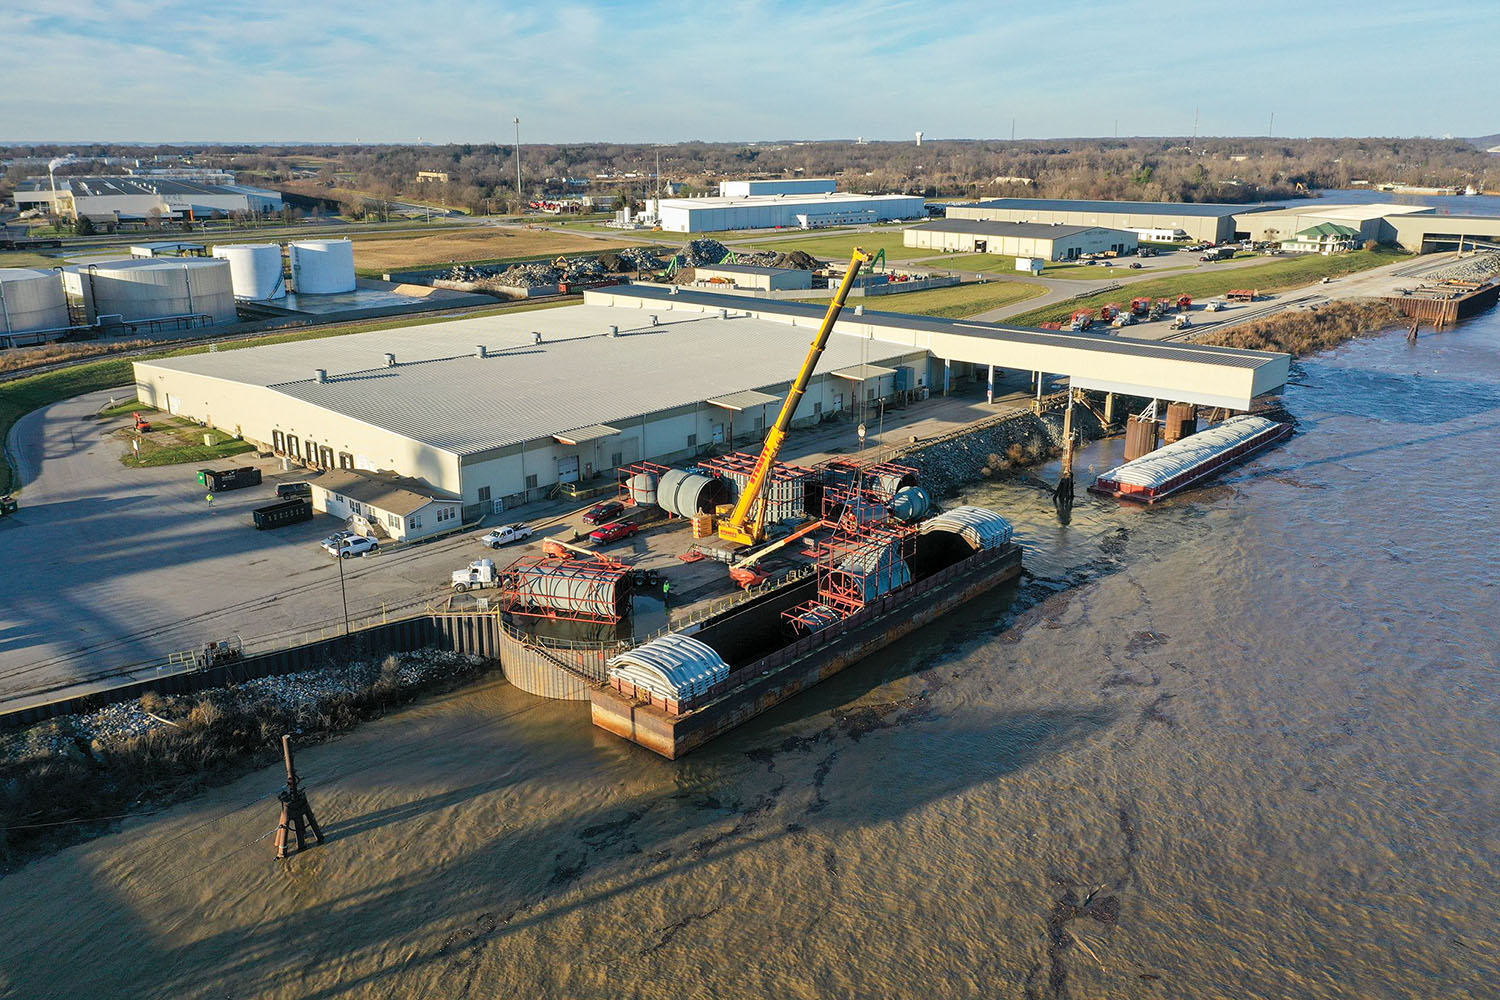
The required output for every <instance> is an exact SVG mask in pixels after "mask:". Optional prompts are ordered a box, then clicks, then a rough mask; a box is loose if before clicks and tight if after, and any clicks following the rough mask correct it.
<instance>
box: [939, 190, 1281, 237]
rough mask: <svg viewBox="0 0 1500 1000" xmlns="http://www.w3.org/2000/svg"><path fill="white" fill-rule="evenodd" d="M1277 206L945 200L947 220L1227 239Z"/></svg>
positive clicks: (1052, 199) (1021, 199) (1032, 199)
mask: <svg viewBox="0 0 1500 1000" xmlns="http://www.w3.org/2000/svg"><path fill="white" fill-rule="evenodd" d="M1279 207H1280V206H1275V205H1218V204H1206V203H1205V204H1193V203H1187V202H1153V201H1072V200H1068V199H1061V198H996V199H993V200H991V201H981V202H976V203H974V204H970V205H949V206H948V211H947V217H948V218H949V219H977V220H979V221H983V222H1040V223H1046V224H1051V223H1057V224H1059V225H1064V226H1101V227H1103V228H1105V229H1124V230H1130V231H1133V232H1136V233H1137V234H1138V235H1142V238H1146V237H1145V236H1144V234H1145V233H1146V232H1147V231H1153V232H1160V231H1167V232H1173V233H1180V234H1181V238H1184V239H1193V240H1206V241H1208V242H1210V243H1226V242H1229V241H1230V240H1234V239H1243V238H1244V237H1243V236H1241V235H1239V234H1240V233H1242V232H1244V225H1243V222H1244V217H1245V216H1247V215H1250V214H1253V213H1256V212H1261V211H1266V210H1270V209H1273V208H1279Z"/></svg>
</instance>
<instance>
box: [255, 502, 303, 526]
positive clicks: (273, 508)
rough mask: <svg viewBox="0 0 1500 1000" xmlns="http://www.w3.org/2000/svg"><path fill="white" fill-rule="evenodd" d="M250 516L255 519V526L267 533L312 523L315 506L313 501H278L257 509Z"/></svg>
mask: <svg viewBox="0 0 1500 1000" xmlns="http://www.w3.org/2000/svg"><path fill="white" fill-rule="evenodd" d="M250 516H251V517H252V518H254V520H255V526H256V527H257V528H259V529H260V530H261V531H265V530H266V529H268V528H280V527H281V526H282V525H286V524H300V523H301V522H303V521H311V520H312V519H313V506H312V501H311V500H305V499H304V500H278V501H276V502H275V503H268V504H266V505H265V506H264V507H257V508H255V509H254V510H252V511H251V512H250Z"/></svg>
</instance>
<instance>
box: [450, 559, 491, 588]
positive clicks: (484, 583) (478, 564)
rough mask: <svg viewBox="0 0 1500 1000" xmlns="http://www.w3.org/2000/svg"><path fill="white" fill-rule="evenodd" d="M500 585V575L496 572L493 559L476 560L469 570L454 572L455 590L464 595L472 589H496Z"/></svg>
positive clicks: (470, 564)
mask: <svg viewBox="0 0 1500 1000" xmlns="http://www.w3.org/2000/svg"><path fill="white" fill-rule="evenodd" d="M499 585H500V574H499V573H497V572H495V562H494V560H492V559H475V560H474V561H473V562H471V563H469V568H468V569H456V570H454V571H453V589H454V590H456V591H458V592H459V593H460V594H462V593H463V592H464V591H466V590H468V589H469V588H470V587H496V586H499Z"/></svg>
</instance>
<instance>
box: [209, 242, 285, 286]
mask: <svg viewBox="0 0 1500 1000" xmlns="http://www.w3.org/2000/svg"><path fill="white" fill-rule="evenodd" d="M214 256H215V257H218V258H220V259H222V260H227V261H229V280H230V284H232V285H233V286H234V297H235V298H237V299H284V298H286V273H285V271H284V270H283V268H282V264H281V247H280V246H279V245H278V244H275V243H233V244H229V245H226V246H216V247H214Z"/></svg>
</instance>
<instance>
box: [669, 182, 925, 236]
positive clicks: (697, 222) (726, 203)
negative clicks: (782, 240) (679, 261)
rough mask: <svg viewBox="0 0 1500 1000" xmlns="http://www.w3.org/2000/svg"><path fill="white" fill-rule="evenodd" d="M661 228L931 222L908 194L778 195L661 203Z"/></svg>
mask: <svg viewBox="0 0 1500 1000" xmlns="http://www.w3.org/2000/svg"><path fill="white" fill-rule="evenodd" d="M656 216H657V219H658V220H659V221H660V223H661V227H662V228H663V229H665V230H667V231H668V232H673V233H708V232H715V231H717V230H721V229H776V228H800V229H816V228H818V227H820V226H848V225H867V224H870V223H874V222H892V221H895V220H897V219H919V218H926V217H927V203H926V202H925V201H924V200H923V199H921V198H919V197H915V196H911V195H904V194H841V193H838V192H827V193H822V194H778V195H751V196H749V197H736V198H724V197H719V198H663V199H661V200H660V201H658V202H657V203H656Z"/></svg>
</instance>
